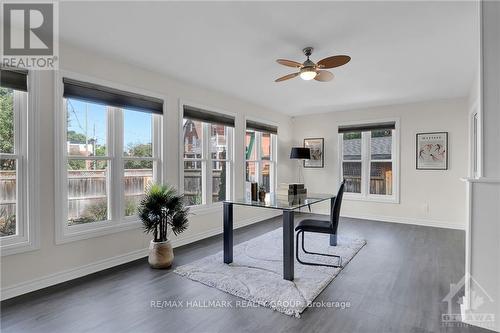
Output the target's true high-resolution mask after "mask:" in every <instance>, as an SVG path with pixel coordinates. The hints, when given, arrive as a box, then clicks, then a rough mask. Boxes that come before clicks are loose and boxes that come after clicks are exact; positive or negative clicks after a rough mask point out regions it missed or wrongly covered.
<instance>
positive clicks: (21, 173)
mask: <svg viewBox="0 0 500 333" xmlns="http://www.w3.org/2000/svg"><path fill="white" fill-rule="evenodd" d="M22 95H23V93H21V92H19V91H14V96H13V97H14V98H13V99H14V101H13V102H14V103H13V104H14V105H13V108H14V110H13V111H14V153H15V154H16V155H17V156H18V158H16V236H20V237H23V236H24V235H25V232H26V230H25V222H26V221H27V220H26V218H25V217H26V216H25V211H26V210H25V202H26V195H25V192H26V191H25V190H24V189H25V184H24V181H25V175H26V174H27V173H25V160H26V159H25V156H26V155H25V153H26V150H25V146H24V145H25V143H26V141H27V140H25V139H24V134H25V130H24V126H23V123H24V121H25V120H26V119H25V117H26V116H25V115H24V112H23V110H25V109H26V104H25V103H23V98H22ZM23 139H24V140H23Z"/></svg>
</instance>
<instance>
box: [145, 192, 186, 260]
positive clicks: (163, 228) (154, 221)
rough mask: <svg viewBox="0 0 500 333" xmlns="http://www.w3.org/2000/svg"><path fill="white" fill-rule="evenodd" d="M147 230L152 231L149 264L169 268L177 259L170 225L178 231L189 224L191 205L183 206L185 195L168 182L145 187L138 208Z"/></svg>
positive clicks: (174, 230)
mask: <svg viewBox="0 0 500 333" xmlns="http://www.w3.org/2000/svg"><path fill="white" fill-rule="evenodd" d="M137 211H138V215H139V218H140V219H141V220H142V224H143V227H144V232H146V233H149V234H153V237H154V238H153V240H151V243H150V245H149V257H148V261H149V265H150V266H151V267H152V268H168V267H170V266H171V265H172V262H173V260H174V251H173V249H172V244H171V243H170V241H169V240H168V237H167V236H168V234H167V230H168V228H169V227H170V228H171V230H172V232H173V233H174V235H178V234H180V233H181V232H183V231H184V230H186V229H187V226H188V219H187V216H188V213H189V209H188V208H186V207H185V206H184V200H183V196H182V195H178V194H177V192H176V190H175V189H174V188H173V187H172V186H169V185H158V184H153V185H151V186H150V187H149V189H148V190H147V191H146V194H145V196H144V198H143V199H142V200H141V202H140V204H139V207H138V209H137Z"/></svg>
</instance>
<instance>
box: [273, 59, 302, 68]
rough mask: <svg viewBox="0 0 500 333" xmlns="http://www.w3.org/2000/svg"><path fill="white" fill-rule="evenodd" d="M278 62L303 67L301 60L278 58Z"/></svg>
mask: <svg viewBox="0 0 500 333" xmlns="http://www.w3.org/2000/svg"><path fill="white" fill-rule="evenodd" d="M276 62H277V63H278V64H280V65H283V66H288V67H294V68H300V67H302V64H301V63H300V62H296V61H293V60H286V59H278V60H276Z"/></svg>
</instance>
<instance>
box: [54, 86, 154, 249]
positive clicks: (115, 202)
mask: <svg viewBox="0 0 500 333" xmlns="http://www.w3.org/2000/svg"><path fill="white" fill-rule="evenodd" d="M62 81H63V86H64V94H63V98H62V100H63V106H64V107H63V110H62V112H61V115H62V118H63V119H65V120H62V119H61V120H60V121H61V127H63V128H64V130H63V133H61V135H58V137H60V139H61V141H62V142H61V143H62V144H63V145H64V146H65V147H64V148H62V149H61V150H62V152H60V153H59V154H58V157H57V159H58V163H60V165H61V168H60V169H61V175H60V177H58V178H59V181H60V184H59V186H58V188H59V194H60V198H58V201H59V202H63V203H65V204H61V207H59V208H58V210H59V213H60V214H61V220H62V221H63V223H62V225H61V227H60V228H59V229H58V234H57V235H58V237H57V239H58V241H59V242H64V241H67V240H73V239H81V237H80V235H85V234H88V235H93V234H99V233H100V230H107V231H109V230H111V229H115V230H116V229H121V228H125V227H132V226H137V217H136V215H135V214H136V210H137V206H138V204H139V202H140V200H141V199H142V197H143V196H144V193H145V191H146V189H147V188H148V186H149V185H150V184H151V183H153V182H160V181H161V177H160V175H161V172H160V168H159V165H160V162H161V160H160V155H161V154H160V151H161V140H160V134H161V120H162V110H163V100H160V99H157V98H153V97H147V96H142V95H137V94H134V93H128V92H125V91H120V90H116V89H113V88H107V87H104V86H99V85H94V84H90V83H86V82H80V81H75V80H72V79H67V78H64V79H63V80H62ZM63 165H64V166H63ZM110 228H111V229H110ZM82 237H83V238H86V236H82Z"/></svg>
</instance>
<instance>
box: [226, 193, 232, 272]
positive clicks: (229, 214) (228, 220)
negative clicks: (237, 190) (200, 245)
mask: <svg viewBox="0 0 500 333" xmlns="http://www.w3.org/2000/svg"><path fill="white" fill-rule="evenodd" d="M232 262H233V204H232V203H229V202H224V263H225V264H230V263H232Z"/></svg>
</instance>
